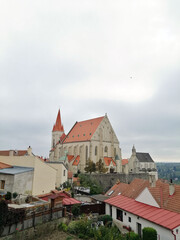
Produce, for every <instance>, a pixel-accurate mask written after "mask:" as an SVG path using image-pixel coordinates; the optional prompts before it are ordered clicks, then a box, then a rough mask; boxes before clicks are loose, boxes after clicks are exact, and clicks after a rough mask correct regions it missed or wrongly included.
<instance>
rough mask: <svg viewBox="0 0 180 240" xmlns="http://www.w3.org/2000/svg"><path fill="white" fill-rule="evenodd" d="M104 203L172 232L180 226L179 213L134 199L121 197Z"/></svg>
mask: <svg viewBox="0 0 180 240" xmlns="http://www.w3.org/2000/svg"><path fill="white" fill-rule="evenodd" d="M104 202H105V203H108V204H110V205H112V206H115V207H118V208H120V209H122V210H124V211H127V212H129V213H132V214H134V215H136V216H139V217H141V218H144V219H146V220H148V221H150V222H153V223H155V224H158V225H160V226H163V227H165V228H167V229H170V230H173V229H174V228H176V227H178V226H180V214H179V213H175V212H171V211H168V210H165V209H161V208H156V207H153V206H150V205H147V204H144V203H140V202H137V201H136V200H135V199H132V198H128V197H125V196H122V195H120V196H116V197H113V198H109V199H107V200H105V201H104Z"/></svg>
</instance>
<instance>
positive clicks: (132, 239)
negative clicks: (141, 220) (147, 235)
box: [126, 232, 140, 240]
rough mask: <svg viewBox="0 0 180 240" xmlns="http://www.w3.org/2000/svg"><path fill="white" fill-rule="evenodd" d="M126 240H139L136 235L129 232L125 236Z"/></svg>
mask: <svg viewBox="0 0 180 240" xmlns="http://www.w3.org/2000/svg"><path fill="white" fill-rule="evenodd" d="M126 239H127V240H140V237H139V235H138V234H137V233H134V232H130V233H127V234H126Z"/></svg>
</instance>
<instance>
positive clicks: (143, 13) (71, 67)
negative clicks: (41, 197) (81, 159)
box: [0, 0, 180, 161]
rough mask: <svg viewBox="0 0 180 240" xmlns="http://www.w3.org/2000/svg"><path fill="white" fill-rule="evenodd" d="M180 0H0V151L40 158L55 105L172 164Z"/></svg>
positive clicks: (179, 108) (179, 147) (178, 97)
mask: <svg viewBox="0 0 180 240" xmlns="http://www.w3.org/2000/svg"><path fill="white" fill-rule="evenodd" d="M179 9H180V1H179V0H173V1H172V0H158V1H157V0H151V1H144V0H126V1H124V0H113V1H110V0H76V1H74V0H66V1H63V0H51V1H50V0H36V1H32V0H26V1H24V0H22V1H20V0H16V1H14V0H6V1H4V0H0V149H2V150H4V149H26V148H27V147H28V146H29V145H31V146H32V148H33V152H34V153H35V154H38V155H43V156H46V157H47V156H48V154H49V150H50V145H51V131H52V127H53V124H54V122H55V119H56V115H57V112H58V109H59V108H60V110H61V116H62V121H63V124H64V128H65V132H66V133H67V132H68V131H69V130H70V128H71V127H72V125H73V124H74V123H75V121H81V120H86V119H89V118H94V117H99V116H102V115H104V114H105V113H107V115H108V117H109V119H110V121H111V123H112V126H113V128H114V130H115V132H116V134H117V136H118V139H119V141H120V147H121V149H122V154H123V158H126V157H130V155H131V149H132V145H133V144H135V147H136V150H137V151H139V152H140V151H141V152H149V153H150V154H151V156H152V157H153V159H154V160H155V161H180V14H179Z"/></svg>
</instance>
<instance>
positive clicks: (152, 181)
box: [149, 174, 156, 187]
mask: <svg viewBox="0 0 180 240" xmlns="http://www.w3.org/2000/svg"><path fill="white" fill-rule="evenodd" d="M149 184H150V187H156V177H155V175H152V174H151V175H149Z"/></svg>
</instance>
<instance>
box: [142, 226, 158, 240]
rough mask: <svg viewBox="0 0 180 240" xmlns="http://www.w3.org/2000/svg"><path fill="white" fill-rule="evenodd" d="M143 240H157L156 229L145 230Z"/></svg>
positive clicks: (147, 228) (148, 228)
mask: <svg viewBox="0 0 180 240" xmlns="http://www.w3.org/2000/svg"><path fill="white" fill-rule="evenodd" d="M143 240H157V231H156V230H155V229H154V228H150V227H146V228H143Z"/></svg>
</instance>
